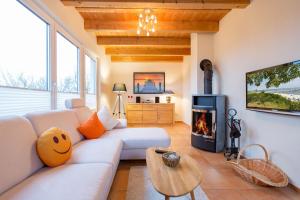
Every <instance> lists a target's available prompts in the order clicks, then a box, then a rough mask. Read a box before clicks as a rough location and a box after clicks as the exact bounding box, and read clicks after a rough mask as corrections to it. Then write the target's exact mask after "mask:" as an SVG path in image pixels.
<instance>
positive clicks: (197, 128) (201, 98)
mask: <svg viewBox="0 0 300 200" xmlns="http://www.w3.org/2000/svg"><path fill="white" fill-rule="evenodd" d="M200 68H201V69H202V70H203V72H204V95H197V96H193V97H192V101H193V102H192V146H194V147H197V148H199V149H203V150H207V151H211V152H221V151H223V150H224V144H225V136H226V123H225V122H226V121H225V103H226V102H225V101H226V98H225V96H224V95H212V76H213V70H212V63H211V61H210V60H207V59H204V60H202V61H201V63H200Z"/></svg>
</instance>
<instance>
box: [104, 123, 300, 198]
mask: <svg viewBox="0 0 300 200" xmlns="http://www.w3.org/2000/svg"><path fill="white" fill-rule="evenodd" d="M164 128H165V129H166V130H167V132H168V133H169V135H170V136H171V138H172V144H171V148H172V149H173V150H175V151H181V152H184V153H187V154H189V155H190V156H192V157H193V158H194V159H195V160H197V162H198V163H199V167H200V168H201V169H202V171H203V181H202V183H201V187H202V188H203V190H204V191H205V193H206V194H207V196H208V197H209V199H211V200H227V199H228V200H260V199H261V200H288V199H289V200H296V199H297V200H300V193H297V192H295V191H294V190H293V189H291V188H283V189H275V188H267V187H259V186H256V185H253V184H250V183H247V182H245V181H244V180H242V179H241V178H240V177H239V176H238V175H237V174H236V173H235V172H234V171H233V170H232V169H231V168H230V167H229V166H227V165H226V163H225V162H224V157H223V154H222V153H221V154H216V153H209V152H205V151H201V150H198V149H195V148H193V147H192V146H191V145H190V129H189V127H188V126H187V125H185V124H183V123H176V124H175V125H174V126H168V127H164ZM136 165H146V163H145V161H126V162H125V161H122V162H121V163H120V165H119V168H118V171H117V174H116V176H115V179H114V183H113V186H112V188H111V191H110V194H109V199H111V200H123V199H126V190H127V183H128V175H129V169H130V167H131V166H136Z"/></svg>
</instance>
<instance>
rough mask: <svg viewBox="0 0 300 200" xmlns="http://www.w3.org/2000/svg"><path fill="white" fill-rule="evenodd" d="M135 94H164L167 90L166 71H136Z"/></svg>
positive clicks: (134, 76)
mask: <svg viewBox="0 0 300 200" xmlns="http://www.w3.org/2000/svg"><path fill="white" fill-rule="evenodd" d="M133 87H134V88H133V92H134V94H162V93H164V92H165V72H134V73H133Z"/></svg>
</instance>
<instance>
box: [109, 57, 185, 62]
mask: <svg viewBox="0 0 300 200" xmlns="http://www.w3.org/2000/svg"><path fill="white" fill-rule="evenodd" d="M111 61H112V62H183V56H111Z"/></svg>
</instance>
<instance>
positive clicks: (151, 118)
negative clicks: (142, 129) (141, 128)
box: [143, 110, 157, 124]
mask: <svg viewBox="0 0 300 200" xmlns="http://www.w3.org/2000/svg"><path fill="white" fill-rule="evenodd" d="M143 123H144V124H154V123H157V111H149V110H146V111H143Z"/></svg>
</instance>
